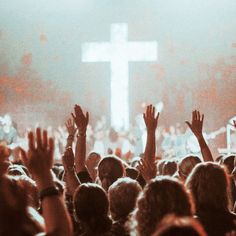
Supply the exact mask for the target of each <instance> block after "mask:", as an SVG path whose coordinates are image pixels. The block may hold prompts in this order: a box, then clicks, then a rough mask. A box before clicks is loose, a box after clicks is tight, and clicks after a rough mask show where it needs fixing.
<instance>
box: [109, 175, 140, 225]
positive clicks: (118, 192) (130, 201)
mask: <svg viewBox="0 0 236 236" xmlns="http://www.w3.org/2000/svg"><path fill="white" fill-rule="evenodd" d="M141 190H142V188H141V186H140V185H139V183H138V182H137V181H136V180H133V179H130V178H120V179H118V180H117V181H116V182H115V183H113V184H112V185H111V186H110V188H109V190H108V198H109V203H110V211H111V215H112V218H113V219H114V220H122V219H123V220H125V219H127V217H128V216H129V214H130V213H131V212H132V211H133V210H134V208H135V205H136V200H137V197H138V195H139V193H140V192H141Z"/></svg>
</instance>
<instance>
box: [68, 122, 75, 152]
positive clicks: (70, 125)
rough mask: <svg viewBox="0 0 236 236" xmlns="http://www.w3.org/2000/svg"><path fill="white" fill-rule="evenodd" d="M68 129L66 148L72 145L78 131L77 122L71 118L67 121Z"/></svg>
mask: <svg viewBox="0 0 236 236" xmlns="http://www.w3.org/2000/svg"><path fill="white" fill-rule="evenodd" d="M65 125H66V129H67V132H68V137H67V142H66V149H67V148H68V147H72V145H73V141H74V137H75V133H76V128H75V123H74V120H73V119H71V118H69V119H68V120H67V122H66V123H65Z"/></svg>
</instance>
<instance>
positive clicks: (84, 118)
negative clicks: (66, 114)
mask: <svg viewBox="0 0 236 236" xmlns="http://www.w3.org/2000/svg"><path fill="white" fill-rule="evenodd" d="M74 112H75V114H73V113H72V114H71V115H72V117H73V119H74V122H75V124H76V126H77V128H78V131H79V132H78V135H77V142H76V149H75V169H76V172H77V173H79V172H81V171H84V170H86V167H85V159H86V131H87V126H88V121H89V113H88V112H86V115H85V114H84V113H83V111H82V109H81V107H80V106H79V105H75V107H74Z"/></svg>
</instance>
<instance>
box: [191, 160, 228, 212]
mask: <svg viewBox="0 0 236 236" xmlns="http://www.w3.org/2000/svg"><path fill="white" fill-rule="evenodd" d="M186 186H187V187H188V189H189V190H190V191H191V193H192V196H193V199H194V202H195V206H196V212H197V213H198V212H199V211H201V210H205V209H213V210H220V211H222V210H223V211H228V209H229V208H228V207H229V205H230V199H229V179H228V176H227V174H226V171H225V169H224V167H222V166H220V165H218V164H216V163H212V162H207V163H200V164H198V165H197V166H196V167H195V168H194V169H193V171H192V173H191V174H190V176H189V177H188V179H187V181H186Z"/></svg>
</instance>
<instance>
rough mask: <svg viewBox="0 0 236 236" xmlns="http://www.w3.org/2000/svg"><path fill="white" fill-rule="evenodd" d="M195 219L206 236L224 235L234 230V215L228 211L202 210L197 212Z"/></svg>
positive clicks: (235, 217) (235, 225)
mask: <svg viewBox="0 0 236 236" xmlns="http://www.w3.org/2000/svg"><path fill="white" fill-rule="evenodd" d="M197 219H198V220H199V221H200V222H201V224H202V225H203V227H204V228H205V230H206V233H207V235H208V236H225V234H226V233H228V232H231V231H233V230H236V224H235V223H236V215H235V214H234V213H232V212H229V211H219V210H204V211H201V212H198V214H197Z"/></svg>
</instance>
